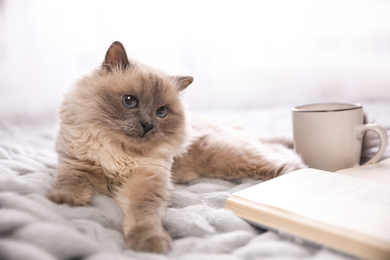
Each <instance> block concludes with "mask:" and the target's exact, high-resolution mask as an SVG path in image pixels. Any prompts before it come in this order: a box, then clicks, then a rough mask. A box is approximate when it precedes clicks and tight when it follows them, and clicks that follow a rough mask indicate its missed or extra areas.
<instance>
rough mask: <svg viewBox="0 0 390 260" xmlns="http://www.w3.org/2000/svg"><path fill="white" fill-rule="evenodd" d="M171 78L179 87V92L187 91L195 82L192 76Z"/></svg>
mask: <svg viewBox="0 0 390 260" xmlns="http://www.w3.org/2000/svg"><path fill="white" fill-rule="evenodd" d="M171 78H172V79H173V80H174V81H175V82H176V84H177V85H178V86H179V91H182V90H184V89H186V88H187V87H188V86H189V85H190V84H191V83H192V82H193V81H194V78H193V77H191V76H172V77H171Z"/></svg>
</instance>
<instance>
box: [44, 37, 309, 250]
mask: <svg viewBox="0 0 390 260" xmlns="http://www.w3.org/2000/svg"><path fill="white" fill-rule="evenodd" d="M192 81H193V78H192V77H174V76H169V75H167V74H165V73H164V72H161V71H159V70H156V69H153V68H150V67H147V66H145V65H142V64H139V63H137V62H135V61H129V60H128V58H127V54H126V52H125V49H124V48H123V46H122V44H121V43H119V42H114V43H113V44H112V45H111V46H110V48H109V49H108V51H107V54H106V57H105V60H104V62H103V64H102V66H101V67H100V68H98V69H97V70H96V71H94V72H93V73H92V74H91V75H90V76H87V77H84V78H82V79H81V80H80V81H79V82H78V83H77V84H76V85H75V87H74V88H72V89H71V90H70V91H69V92H68V93H67V94H66V95H65V96H64V100H63V102H62V105H61V108H60V113H59V115H60V130H59V133H58V138H57V146H56V149H57V152H58V154H59V165H58V168H57V175H56V181H55V184H54V187H53V189H52V190H51V191H50V192H49V193H48V195H47V196H48V198H49V199H51V200H52V201H54V202H57V203H67V204H69V205H74V206H80V205H87V204H88V203H89V202H90V201H91V198H92V196H93V194H94V193H95V192H100V193H103V194H107V195H110V196H113V197H114V198H115V199H116V200H117V201H118V203H119V204H120V206H121V209H122V211H123V214H124V220H123V232H124V236H125V238H126V242H127V244H128V246H129V247H131V248H133V249H135V250H140V251H151V252H167V251H168V250H169V249H170V246H171V238H170V236H169V235H168V233H167V232H166V231H165V230H164V228H163V226H162V223H161V221H162V218H163V217H164V213H165V210H166V207H167V206H168V204H169V198H170V197H169V196H170V188H171V179H172V180H173V181H176V182H188V181H190V180H191V179H194V178H197V177H221V178H226V179H234V178H241V177H252V178H262V179H270V178H273V177H275V176H278V175H281V174H284V173H286V172H289V171H291V170H295V169H298V168H302V167H304V164H303V163H302V161H301V159H300V158H299V157H298V156H297V155H296V154H295V153H294V152H293V151H292V150H290V149H288V148H286V147H285V146H283V145H281V144H278V143H274V142H267V141H260V139H258V138H256V137H254V136H251V135H250V134H249V133H248V132H246V130H244V129H242V128H239V127H231V126H228V125H223V124H216V123H214V122H209V121H206V120H203V119H201V118H198V117H195V116H191V117H189V116H188V115H187V113H186V112H185V109H184V107H183V105H182V103H181V101H180V93H181V91H183V90H184V89H185V88H186V87H187V86H188V85H190V84H191V83H192ZM124 95H132V96H133V97H136V98H137V100H138V103H137V105H136V106H135V107H134V108H127V107H125V106H124V103H123V102H124V101H123V97H124ZM164 106H166V108H167V111H168V113H167V115H166V116H165V117H163V118H160V117H158V116H156V111H157V109H159V108H162V110H164V109H165V108H164Z"/></svg>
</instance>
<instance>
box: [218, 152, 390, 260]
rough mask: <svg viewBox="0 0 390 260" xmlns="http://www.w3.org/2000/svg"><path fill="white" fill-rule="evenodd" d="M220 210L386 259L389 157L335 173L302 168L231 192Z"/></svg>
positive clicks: (336, 247)
mask: <svg viewBox="0 0 390 260" xmlns="http://www.w3.org/2000/svg"><path fill="white" fill-rule="evenodd" d="M225 209H228V210H231V211H233V212H234V213H235V214H236V215H237V216H239V217H241V218H243V219H246V220H248V221H249V222H251V223H255V224H256V223H257V224H259V226H261V227H268V228H270V229H276V230H279V231H280V232H282V233H288V234H291V235H293V236H295V237H299V238H302V239H304V240H307V241H310V242H314V243H315V244H319V245H322V246H325V247H328V248H331V249H334V250H337V251H340V252H343V253H345V254H349V255H352V256H356V257H359V258H364V259H374V260H377V259H378V260H382V259H390V158H389V159H386V160H383V161H381V162H379V163H376V164H372V165H365V166H358V167H354V168H348V169H343V170H340V171H337V172H328V171H321V170H316V169H311V168H306V169H301V170H297V171H293V172H290V173H288V174H285V175H282V176H279V177H277V178H274V179H271V180H269V181H265V182H262V183H260V184H257V185H254V186H252V187H249V188H246V189H244V190H241V191H238V192H235V193H233V194H232V195H231V196H230V197H229V198H228V199H227V200H226V204H225Z"/></svg>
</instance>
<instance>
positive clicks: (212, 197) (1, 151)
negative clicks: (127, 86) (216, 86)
mask: <svg viewBox="0 0 390 260" xmlns="http://www.w3.org/2000/svg"><path fill="white" fill-rule="evenodd" d="M363 105H364V106H365V108H366V111H367V112H368V115H369V119H370V120H371V121H373V120H374V121H376V122H377V123H380V124H382V125H383V126H385V127H386V128H387V130H388V132H389V131H390V117H389V116H388V115H390V102H389V104H388V103H385V102H367V104H365V103H363ZM200 112H201V113H202V111H200ZM207 116H209V117H213V118H218V119H233V120H236V121H239V122H240V123H242V124H245V125H247V126H248V127H249V128H251V129H252V130H254V131H256V132H258V133H259V134H264V135H274V134H275V135H276V134H277V135H279V134H287V135H291V119H290V110H289V108H288V107H275V108H264V109H258V110H248V111H213V112H210V111H208V112H207ZM55 133H56V123H55V120H54V119H50V118H35V119H34V118H33V119H31V118H29V119H22V120H21V119H20V118H17V119H13V118H8V119H7V120H2V121H1V122H0V259H2V260H3V259H4V260H8V259H9V260H11V259H15V260H16V259H18V260H24V259H25V260H33V259H36V260H49V259H88V260H125V259H151V260H160V259H161V260H162V259H180V260H185V259H194V260H201V259H205V260H214V259H221V260H238V259H313V260H314V259H344V260H345V259H350V257H348V256H345V255H342V254H340V253H337V252H334V251H331V250H328V249H326V248H323V247H319V246H314V245H311V244H308V243H305V242H303V241H300V240H299V239H297V238H291V237H289V236H286V235H284V234H282V233H279V232H273V231H267V230H263V229H259V228H256V227H254V226H251V225H250V224H248V223H247V222H245V221H243V220H242V219H240V218H238V217H236V216H235V215H234V214H233V213H231V212H229V211H225V210H224V209H223V207H224V204H225V200H226V199H227V198H228V196H229V195H230V194H231V193H233V192H235V191H238V190H240V189H243V188H246V187H249V186H251V185H254V184H256V183H258V182H260V181H256V180H252V179H248V178H244V179H240V180H236V181H226V180H221V179H208V178H203V179H198V180H195V181H192V182H191V183H189V184H186V185H174V188H173V190H172V199H171V204H170V207H169V208H168V210H167V214H166V217H165V219H164V226H165V228H166V229H167V230H168V232H169V233H170V235H171V236H172V237H173V239H174V244H173V249H172V251H171V253H170V254H168V255H157V254H151V253H139V252H134V251H132V250H129V249H126V248H125V247H124V239H123V236H122V233H121V231H120V226H121V218H122V216H121V212H120V210H119V208H118V205H117V204H116V203H115V201H114V200H113V199H111V198H109V197H107V196H104V195H100V194H96V195H95V196H94V198H93V201H92V204H91V205H90V206H88V207H70V206H67V205H57V204H54V203H52V202H51V201H49V200H47V199H46V198H45V194H46V192H47V191H48V190H49V189H50V187H51V183H52V181H53V178H54V176H55V167H56V164H57V155H56V153H55V151H54V140H55ZM389 134H390V133H389ZM375 145H376V143H375V141H374V140H373V141H371V142H369V144H368V146H367V148H366V149H365V150H364V155H365V156H370V155H371V154H372V153H373V152H374V151H375V148H374V146H375ZM386 156H387V157H389V151H388V152H387V154H386Z"/></svg>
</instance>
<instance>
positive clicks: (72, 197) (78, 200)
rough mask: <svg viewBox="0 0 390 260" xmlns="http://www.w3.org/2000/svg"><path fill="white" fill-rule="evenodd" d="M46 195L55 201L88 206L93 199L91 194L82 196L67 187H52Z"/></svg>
mask: <svg viewBox="0 0 390 260" xmlns="http://www.w3.org/2000/svg"><path fill="white" fill-rule="evenodd" d="M46 197H47V198H48V199H49V200H51V201H53V202H55V203H58V204H68V205H70V206H86V205H87V204H89V202H90V200H91V198H89V196H85V195H84V196H80V195H79V194H76V193H74V192H70V191H68V190H65V189H52V190H51V191H49V193H48V194H47V195H46Z"/></svg>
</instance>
